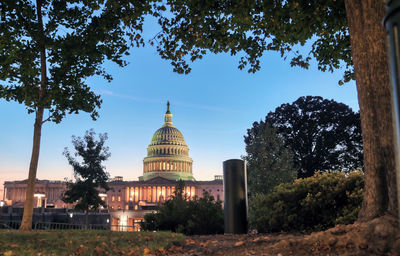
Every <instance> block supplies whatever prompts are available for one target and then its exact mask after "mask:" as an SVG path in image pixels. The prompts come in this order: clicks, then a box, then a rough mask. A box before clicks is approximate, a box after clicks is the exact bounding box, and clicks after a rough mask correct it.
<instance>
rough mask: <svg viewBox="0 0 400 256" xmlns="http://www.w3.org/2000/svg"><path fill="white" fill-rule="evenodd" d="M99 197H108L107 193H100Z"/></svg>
mask: <svg viewBox="0 0 400 256" xmlns="http://www.w3.org/2000/svg"><path fill="white" fill-rule="evenodd" d="M99 197H107V194H106V193H99Z"/></svg>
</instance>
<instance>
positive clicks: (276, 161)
mask: <svg viewBox="0 0 400 256" xmlns="http://www.w3.org/2000/svg"><path fill="white" fill-rule="evenodd" d="M257 124H258V123H257ZM244 141H245V143H246V153H247V154H246V155H245V156H244V159H245V160H246V161H247V184H248V185H247V186H248V191H249V193H250V196H253V195H255V194H256V193H261V194H268V193H269V192H271V191H272V190H273V189H274V187H276V186H278V185H279V184H281V183H287V182H293V180H294V179H295V178H296V176H297V170H296V169H295V167H294V165H293V152H292V150H291V149H290V148H287V147H286V146H285V144H284V141H283V139H282V138H281V137H280V136H279V135H278V134H277V129H276V128H274V127H272V126H271V125H270V124H268V123H267V124H265V123H263V122H261V123H260V124H259V125H255V124H253V128H252V129H248V130H247V136H244Z"/></svg>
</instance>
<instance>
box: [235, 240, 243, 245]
mask: <svg viewBox="0 0 400 256" xmlns="http://www.w3.org/2000/svg"><path fill="white" fill-rule="evenodd" d="M243 244H244V242H243V241H239V242H236V243H235V246H241V245H243Z"/></svg>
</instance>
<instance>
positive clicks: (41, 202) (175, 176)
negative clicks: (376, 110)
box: [3, 102, 224, 228]
mask: <svg viewBox="0 0 400 256" xmlns="http://www.w3.org/2000/svg"><path fill="white" fill-rule="evenodd" d="M192 167H193V160H192V158H190V157H189V147H188V146H187V145H186V143H185V139H184V136H183V135H182V133H181V132H180V131H179V130H178V129H177V128H175V126H174V125H173V123H172V113H171V111H170V104H169V102H168V103H167V111H166V113H165V115H164V124H163V125H162V127H161V128H160V129H158V130H157V131H156V132H155V133H154V135H153V137H152V139H151V142H150V144H149V146H148V148H147V157H145V158H144V160H143V175H142V176H140V177H139V179H138V181H124V180H123V177H121V176H117V177H115V178H114V179H113V181H111V182H109V187H110V190H109V191H108V192H107V193H100V194H99V195H100V196H101V197H102V199H103V200H105V201H106V202H107V206H108V209H109V211H110V215H111V224H112V225H113V226H129V227H132V226H134V227H136V228H137V227H138V225H139V223H140V221H142V220H143V217H144V215H145V214H146V213H149V212H152V211H154V209H155V208H156V206H157V204H159V203H162V202H163V201H165V200H168V199H169V198H170V197H171V196H172V195H173V194H174V192H175V189H176V184H177V181H178V180H183V181H184V182H185V188H184V190H185V194H186V196H187V197H188V199H189V200H190V199H193V198H194V197H202V196H203V194H204V192H207V193H209V194H211V195H212V196H214V198H215V199H216V200H220V201H222V202H223V199H224V191H223V184H222V183H223V182H222V176H221V175H216V176H215V178H214V180H211V181H196V180H195V178H194V177H193V172H192V170H193V168H192ZM26 187H27V181H26V180H24V181H6V182H5V183H4V190H5V191H4V198H3V200H4V201H5V202H6V203H7V204H8V205H14V206H19V205H20V206H23V203H24V202H25V196H26V195H25V194H26ZM65 190H66V183H65V182H63V181H49V180H37V182H36V185H35V205H36V206H37V207H54V208H71V207H73V206H72V205H67V204H65V203H63V202H62V200H61V197H62V195H63V193H64V191H65Z"/></svg>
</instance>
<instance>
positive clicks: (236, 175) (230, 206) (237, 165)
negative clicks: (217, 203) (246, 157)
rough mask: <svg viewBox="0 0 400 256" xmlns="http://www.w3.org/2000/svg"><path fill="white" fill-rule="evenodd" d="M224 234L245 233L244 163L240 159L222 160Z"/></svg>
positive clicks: (245, 176) (245, 189)
mask: <svg viewBox="0 0 400 256" xmlns="http://www.w3.org/2000/svg"><path fill="white" fill-rule="evenodd" d="M223 170H224V224H225V226H224V227H225V228H224V229H225V234H246V233H247V174H246V163H245V161H243V160H240V159H231V160H226V161H224V162H223Z"/></svg>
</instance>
